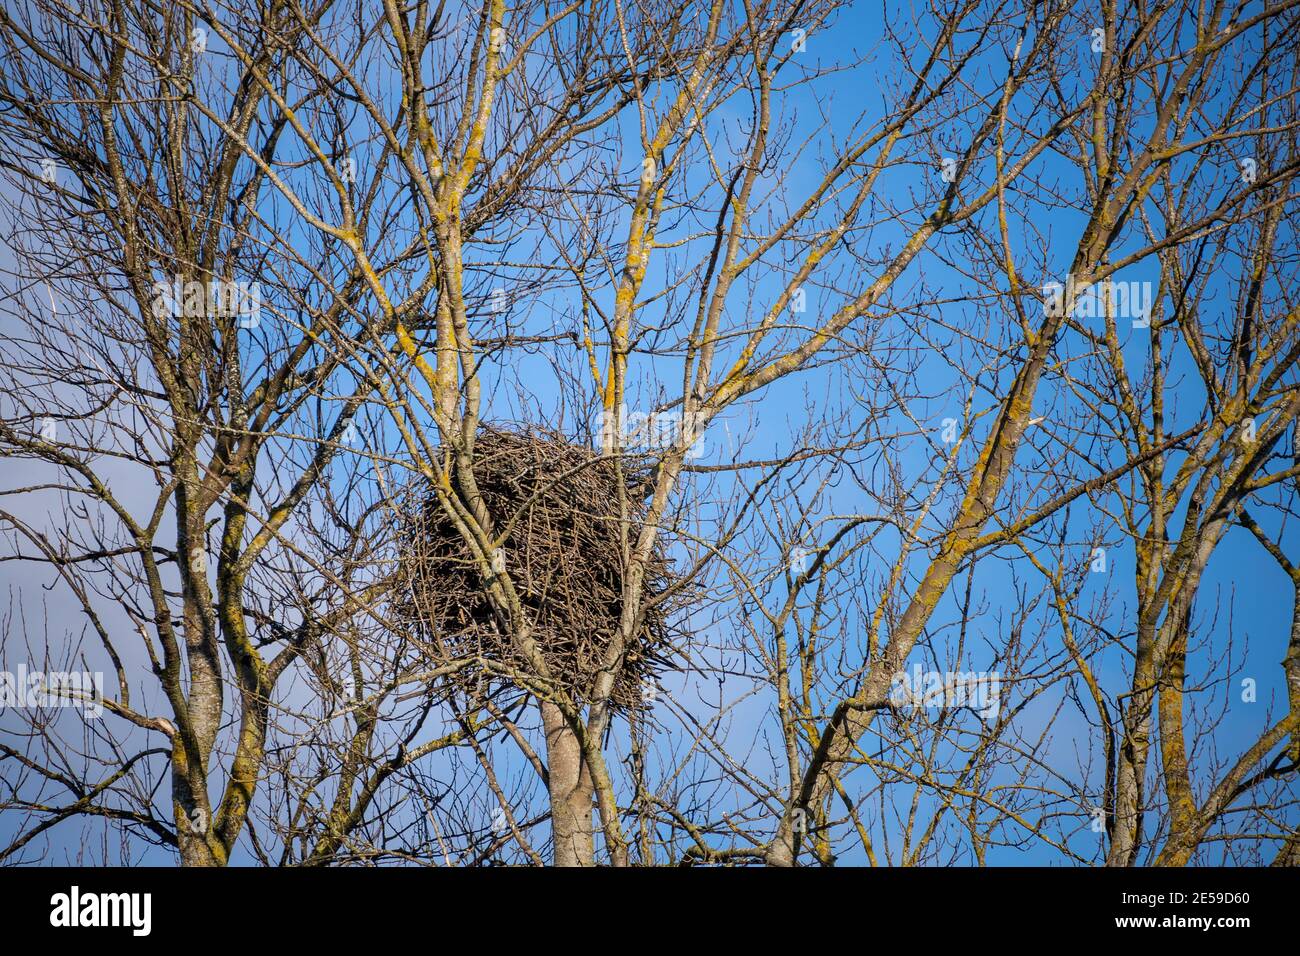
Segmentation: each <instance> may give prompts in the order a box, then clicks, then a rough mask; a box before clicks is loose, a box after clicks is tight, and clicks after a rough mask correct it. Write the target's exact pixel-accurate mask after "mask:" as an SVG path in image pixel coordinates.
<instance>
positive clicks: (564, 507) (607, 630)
mask: <svg viewBox="0 0 1300 956" xmlns="http://www.w3.org/2000/svg"><path fill="white" fill-rule="evenodd" d="M473 470H474V479H475V482H476V483H477V485H478V491H479V493H480V494H481V495H482V498H483V503H484V505H485V506H486V508H487V512H488V514H489V516H490V517H491V520H492V525H493V529H494V533H496V534H500V533H501V531H502V530H503V529H505V527H506V525H507V523H508V522H510V521H512V520H513V521H514V525H513V529H512V530H511V532H510V534H509V536H508V537H507V538H506V541H505V546H504V548H502V555H501V562H500V565H499V567H503V568H504V572H505V573H506V574H507V575H508V576H509V578H510V580H511V582H512V583H513V585H514V588H515V591H516V593H517V594H518V595H519V599H520V602H521V604H522V606H523V607H524V609H525V613H526V614H527V615H528V620H529V622H530V624H531V626H532V630H533V637H534V639H535V640H536V641H537V644H538V647H539V648H540V650H541V654H542V657H543V658H544V660H545V662H546V666H547V668H548V669H549V670H550V673H551V678H552V680H554V681H555V682H556V683H558V684H559V685H560V686H561V687H562V688H563V689H564V690H565V691H566V692H567V693H568V694H569V695H570V697H571V698H572V699H573V700H574V701H576V702H578V703H584V702H588V701H590V699H591V695H592V691H593V685H594V681H595V678H596V674H597V672H598V670H599V669H600V667H601V665H602V662H603V660H604V657H605V654H606V652H607V651H608V649H609V647H610V644H611V642H612V640H613V638H614V635H615V634H616V633H617V632H618V628H619V623H620V620H621V617H622V612H623V582H624V577H625V573H626V563H625V561H624V554H625V542H626V547H627V548H628V549H630V548H631V547H633V546H635V543H636V539H637V536H638V534H639V533H640V531H641V527H642V520H643V516H644V511H645V505H644V501H643V498H642V494H643V491H642V489H644V487H645V484H644V482H645V478H646V473H645V470H644V469H640V470H638V469H636V468H627V467H625V468H624V469H623V472H622V474H620V470H619V469H618V468H616V467H615V463H614V461H613V460H612V459H609V458H602V457H600V456H599V455H597V454H596V453H595V452H593V451H592V450H591V449H590V448H588V447H586V446H584V445H577V444H573V443H571V442H569V441H567V440H566V439H564V438H562V437H560V436H558V435H553V434H550V433H538V432H523V431H514V430H504V429H497V428H484V429H482V430H481V431H480V433H479V435H478V437H477V439H476V440H475V445H474V469H473ZM620 485H621V486H622V488H623V494H622V495H620V493H619V491H620ZM460 491H461V497H462V499H464V498H465V497H466V496H467V495H466V490H465V489H460ZM620 499H621V502H622V506H620ZM623 508H625V509H626V512H623V511H622V509H623ZM521 510H522V513H520V512H521ZM399 521H400V523H399V538H400V542H401V547H402V552H401V556H400V559H399V566H400V574H399V578H400V580H401V582H402V586H401V588H400V591H401V594H400V595H399V598H398V608H397V610H398V613H399V614H400V615H401V616H403V617H404V618H406V620H407V621H408V622H409V623H410V624H411V626H412V627H413V629H414V630H415V631H416V632H417V634H418V636H419V638H420V640H421V643H423V644H424V645H425V646H426V648H427V649H428V651H427V652H428V653H430V654H431V656H433V657H434V658H435V659H437V660H440V661H446V662H451V661H457V660H463V659H464V658H466V657H470V658H481V659H483V660H487V661H495V662H499V663H501V664H503V665H505V666H507V667H509V668H511V669H514V670H516V671H523V672H525V673H527V674H528V675H529V676H531V677H536V676H538V675H536V674H534V673H533V670H534V669H533V668H532V667H531V666H530V664H529V662H528V661H527V660H526V659H525V658H524V656H523V654H522V653H521V652H520V651H518V650H517V649H516V647H515V646H514V645H513V644H512V641H511V638H510V636H509V634H508V633H507V628H505V627H504V626H503V622H502V619H501V618H500V617H499V615H498V614H497V612H496V610H495V609H494V607H493V605H492V603H491V599H490V598H489V596H488V591H487V581H485V580H484V574H483V571H482V570H481V568H482V565H481V564H480V562H479V561H477V560H476V559H475V558H474V556H473V553H472V552H471V551H470V549H469V546H468V545H467V544H466V543H465V540H464V537H463V536H462V535H461V533H460V531H459V530H458V529H457V527H456V525H455V523H454V522H453V521H452V519H451V518H450V517H449V516H448V514H447V512H446V510H445V508H444V506H443V504H442V503H441V502H440V501H439V499H438V496H437V494H436V493H435V492H434V490H433V489H432V488H431V487H430V486H429V485H427V484H424V483H421V484H419V485H417V486H415V487H413V488H412V489H411V493H410V494H409V495H408V498H407V503H406V506H405V508H404V513H403V514H402V515H401V517H400V519H399ZM672 580H673V575H672V572H671V570H670V567H669V563H668V560H667V558H666V557H665V555H664V552H663V550H662V546H661V545H659V544H657V545H656V547H655V550H654V552H653V553H652V554H651V556H650V560H649V562H648V565H647V567H646V570H645V578H644V590H643V598H642V602H641V608H642V610H641V614H640V622H639V626H638V627H637V629H636V631H635V634H634V637H633V640H632V641H631V642H630V643H629V645H628V647H627V649H626V654H625V657H624V660H623V662H622V666H621V668H619V669H618V671H617V674H616V680H615V684H614V691H613V694H612V697H611V701H612V703H613V705H614V706H615V707H616V708H618V709H620V710H623V711H628V710H633V709H636V708H638V707H640V706H642V704H643V703H644V697H645V693H646V690H647V689H648V687H650V686H652V685H651V684H650V682H651V681H653V680H654V675H655V674H656V672H657V671H659V670H661V669H662V668H663V667H664V666H665V664H666V658H665V654H666V653H667V651H668V648H669V644H670V640H669V627H668V615H669V613H670V612H669V608H668V607H667V606H666V605H667V603H668V602H666V601H656V598H658V597H659V596H660V595H662V594H663V593H664V591H665V589H666V588H667V587H668V586H669V585H670V584H671V583H672ZM456 680H457V681H458V682H460V683H461V684H462V685H463V686H465V685H466V684H467V682H470V683H473V684H475V685H479V686H481V684H482V681H483V675H482V672H481V670H479V669H478V668H475V667H470V668H467V669H466V670H463V671H460V672H458V675H457V677H456Z"/></svg>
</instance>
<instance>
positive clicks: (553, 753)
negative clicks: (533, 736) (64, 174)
mask: <svg viewBox="0 0 1300 956" xmlns="http://www.w3.org/2000/svg"><path fill="white" fill-rule="evenodd" d="M541 710H542V729H543V730H544V731H545V732H546V770H547V774H548V778H549V780H548V785H549V788H550V796H551V831H552V833H553V837H554V843H555V854H554V860H553V862H554V864H555V865H556V866H594V865H595V848H594V839H593V831H592V826H591V805H592V794H593V788H592V784H591V771H590V769H589V768H588V766H587V762H586V761H585V760H583V759H582V745H581V744H580V743H579V742H578V736H577V734H575V733H574V732H573V728H572V727H570V726H569V724H568V722H567V721H565V719H564V715H563V714H561V713H560V709H559V708H558V707H556V706H555V705H554V704H552V703H551V702H550V701H542V702H541Z"/></svg>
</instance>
